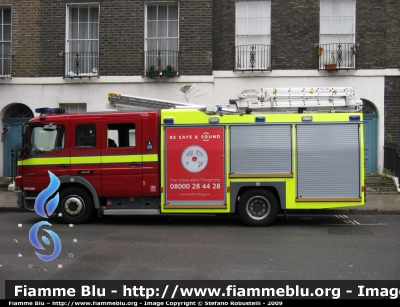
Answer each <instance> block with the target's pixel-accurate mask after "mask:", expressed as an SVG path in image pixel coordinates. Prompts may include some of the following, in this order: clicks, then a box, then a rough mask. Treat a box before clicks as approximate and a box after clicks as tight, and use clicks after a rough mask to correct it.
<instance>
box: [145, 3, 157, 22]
mask: <svg viewBox="0 0 400 307" xmlns="http://www.w3.org/2000/svg"><path fill="white" fill-rule="evenodd" d="M147 20H157V7H156V6H148V7H147Z"/></svg>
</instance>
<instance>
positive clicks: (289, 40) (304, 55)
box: [271, 0, 319, 70]
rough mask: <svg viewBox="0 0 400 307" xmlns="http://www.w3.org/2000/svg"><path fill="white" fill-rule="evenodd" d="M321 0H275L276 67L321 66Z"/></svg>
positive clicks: (274, 48) (273, 57)
mask: <svg viewBox="0 0 400 307" xmlns="http://www.w3.org/2000/svg"><path fill="white" fill-rule="evenodd" d="M318 42H319V0H297V1H293V0H283V1H271V45H272V69H273V70H274V69H318V55H317V45H318Z"/></svg>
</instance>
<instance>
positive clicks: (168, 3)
mask: <svg viewBox="0 0 400 307" xmlns="http://www.w3.org/2000/svg"><path fill="white" fill-rule="evenodd" d="M150 6H152V7H154V6H156V7H157V8H158V7H160V6H167V7H169V6H176V7H177V19H176V20H173V19H171V20H170V19H167V20H166V21H167V22H168V21H176V22H177V36H167V37H163V36H155V37H151V38H150V37H149V36H148V31H149V26H148V22H149V21H148V7H150ZM157 12H158V9H157ZM179 14H180V7H179V1H148V2H146V4H145V11H144V51H145V54H148V53H149V51H150V52H151V51H160V50H161V51H167V53H165V52H164V53H163V54H162V55H161V57H162V58H163V59H162V61H161V63H162V66H163V68H165V67H166V66H167V65H168V64H171V63H172V62H174V61H176V62H177V59H175V58H174V57H175V56H173V55H172V56H171V55H170V54H168V52H169V51H174V52H176V53H178V52H179ZM167 18H168V13H167ZM159 20H160V19H158V18H157V22H158V21H159ZM156 28H158V26H157V27H156ZM166 32H167V35H168V32H169V31H168V30H167V31H166ZM171 39H176V40H177V46H176V50H174V49H171V48H169V49H167V50H163V49H160V48H159V43H157V44H156V46H157V47H156V50H154V49H150V48H149V42H150V41H153V40H156V41H158V40H171ZM151 57H152V56H151V55H147V56H145V60H144V61H145V67H146V69H148V67H149V66H150V64H152V63H154V62H155V61H150V58H151ZM171 57H172V58H173V59H171ZM171 61H172V62H171ZM174 64H175V65H177V63H174ZM175 69H177V67H174V70H175Z"/></svg>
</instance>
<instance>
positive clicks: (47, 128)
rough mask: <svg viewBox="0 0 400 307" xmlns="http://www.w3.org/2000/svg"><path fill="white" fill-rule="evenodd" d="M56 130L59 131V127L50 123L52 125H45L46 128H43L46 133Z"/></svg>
mask: <svg viewBox="0 0 400 307" xmlns="http://www.w3.org/2000/svg"><path fill="white" fill-rule="evenodd" d="M56 129H57V125H54V123H50V124H48V125H45V126H44V127H43V130H44V131H54V130H56Z"/></svg>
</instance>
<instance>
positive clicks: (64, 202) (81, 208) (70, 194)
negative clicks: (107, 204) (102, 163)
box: [57, 187, 93, 224]
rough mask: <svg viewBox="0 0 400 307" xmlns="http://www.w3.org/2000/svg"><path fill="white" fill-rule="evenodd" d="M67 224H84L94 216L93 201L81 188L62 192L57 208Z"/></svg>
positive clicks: (71, 188) (67, 189) (72, 188)
mask: <svg viewBox="0 0 400 307" xmlns="http://www.w3.org/2000/svg"><path fill="white" fill-rule="evenodd" d="M57 211H58V213H61V219H62V220H63V222H65V223H72V224H83V223H85V222H86V221H87V220H88V219H89V218H90V217H91V215H92V212H93V201H92V198H91V197H90V195H89V193H88V192H86V191H85V190H83V189H81V188H76V187H70V188H66V189H64V190H62V191H61V192H60V201H59V204H58V208H57Z"/></svg>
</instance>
